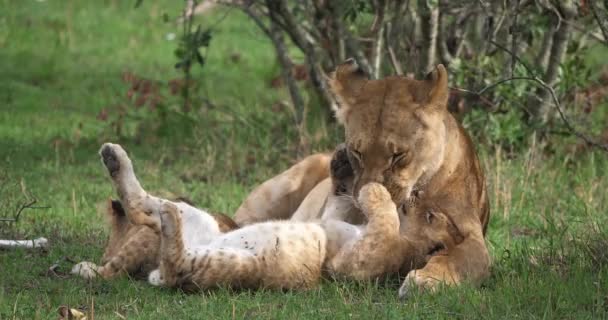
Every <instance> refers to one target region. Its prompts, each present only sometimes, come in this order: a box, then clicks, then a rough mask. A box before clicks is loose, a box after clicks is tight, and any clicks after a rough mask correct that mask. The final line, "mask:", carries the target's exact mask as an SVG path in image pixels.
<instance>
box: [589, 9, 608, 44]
mask: <svg viewBox="0 0 608 320" xmlns="http://www.w3.org/2000/svg"><path fill="white" fill-rule="evenodd" d="M588 3H589V7H591V12H592V13H593V17H594V18H595V21H597V24H598V25H599V26H600V30H602V34H603V35H604V41H603V42H604V44H605V45H608V14H606V10H608V8H604V11H603V12H602V10H601V9H600V8H598V7H597V3H596V1H595V0H591V1H589V2H588ZM606 5H607V6H608V3H607V4H606Z"/></svg>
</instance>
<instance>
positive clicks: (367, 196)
mask: <svg viewBox="0 0 608 320" xmlns="http://www.w3.org/2000/svg"><path fill="white" fill-rule="evenodd" d="M357 201H358V202H359V205H360V206H361V209H363V211H364V212H366V213H367V214H371V213H373V212H374V211H375V210H379V209H382V210H385V209H386V206H391V207H392V206H394V205H395V204H394V203H393V200H392V199H391V195H390V193H388V190H386V188H385V187H384V186H383V185H381V184H379V183H376V182H370V183H368V184H366V185H364V186H363V187H362V188H361V190H360V191H359V197H358V199H357Z"/></svg>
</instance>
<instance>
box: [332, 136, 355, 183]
mask: <svg viewBox="0 0 608 320" xmlns="http://www.w3.org/2000/svg"><path fill="white" fill-rule="evenodd" d="M329 171H330V174H331V177H332V178H333V179H336V180H342V179H345V178H349V177H352V176H353V175H354V171H353V167H352V166H351V164H350V161H349V160H348V150H347V149H346V145H345V144H344V143H342V144H339V145H338V146H337V147H336V150H335V151H334V154H333V156H332V158H331V162H330V164H329Z"/></svg>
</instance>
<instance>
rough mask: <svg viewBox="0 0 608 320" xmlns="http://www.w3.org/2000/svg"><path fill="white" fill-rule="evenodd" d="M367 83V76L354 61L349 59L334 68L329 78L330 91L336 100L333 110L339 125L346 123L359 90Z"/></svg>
mask: <svg viewBox="0 0 608 320" xmlns="http://www.w3.org/2000/svg"><path fill="white" fill-rule="evenodd" d="M367 81H368V76H367V75H366V74H365V72H363V70H361V68H359V65H357V62H356V61H355V59H353V58H350V59H348V60H346V61H345V62H343V63H342V64H340V65H338V66H337V67H336V71H334V72H332V73H331V74H330V76H329V79H328V83H329V87H330V90H331V92H332V94H333V95H334V97H335V98H336V102H337V104H338V105H337V106H336V105H334V106H333V109H334V112H335V113H336V119H338V122H339V123H341V124H344V122H345V121H346V116H347V115H348V113H349V111H350V109H351V108H352V106H353V105H354V104H355V101H356V98H357V96H358V94H359V91H360V90H361V88H362V87H363V86H364V85H365V83H366V82H367Z"/></svg>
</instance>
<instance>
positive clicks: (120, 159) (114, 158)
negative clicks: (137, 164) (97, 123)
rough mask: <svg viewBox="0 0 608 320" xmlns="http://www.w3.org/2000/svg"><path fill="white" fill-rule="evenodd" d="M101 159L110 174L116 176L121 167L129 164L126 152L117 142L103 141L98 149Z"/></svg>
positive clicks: (123, 167)
mask: <svg viewBox="0 0 608 320" xmlns="http://www.w3.org/2000/svg"><path fill="white" fill-rule="evenodd" d="M99 155H100V156H101V161H102V162H103V164H104V166H105V167H106V168H107V169H108V172H109V173H110V176H112V177H113V178H114V177H116V176H117V175H118V174H119V173H120V170H121V169H123V170H124V169H125V167H126V166H130V161H129V158H128V156H127V152H126V151H125V150H124V149H123V148H122V147H121V146H120V145H118V144H113V143H104V144H103V145H102V146H101V149H100V150H99Z"/></svg>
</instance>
